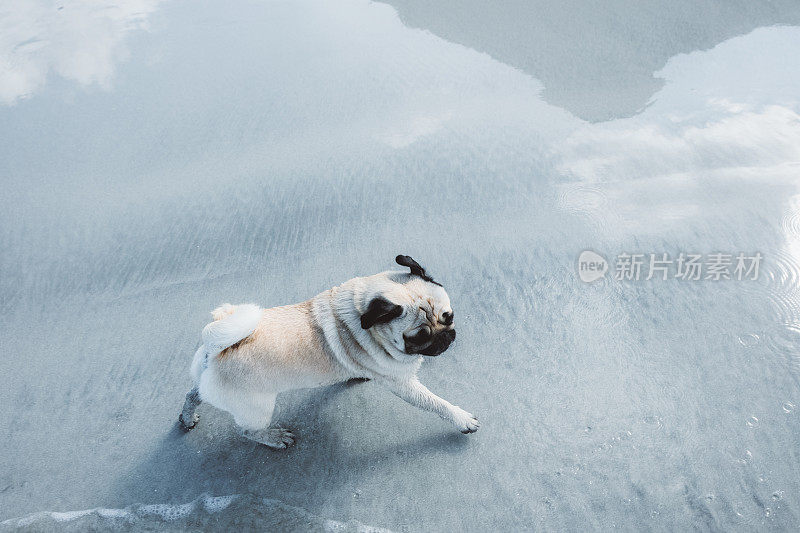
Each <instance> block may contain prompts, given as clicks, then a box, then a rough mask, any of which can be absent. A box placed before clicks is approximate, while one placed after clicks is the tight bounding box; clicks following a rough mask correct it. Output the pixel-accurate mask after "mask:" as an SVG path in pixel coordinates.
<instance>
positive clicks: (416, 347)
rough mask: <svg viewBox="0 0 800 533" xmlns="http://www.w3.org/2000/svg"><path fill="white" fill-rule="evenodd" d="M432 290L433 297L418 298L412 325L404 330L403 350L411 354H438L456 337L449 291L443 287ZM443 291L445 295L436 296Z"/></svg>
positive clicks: (412, 311)
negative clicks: (448, 295)
mask: <svg viewBox="0 0 800 533" xmlns="http://www.w3.org/2000/svg"><path fill="white" fill-rule="evenodd" d="M437 288H438V289H439V290H438V291H431V292H432V293H434V294H432V295H431V297H428V298H424V299H422V300H418V301H417V302H416V310H414V309H412V310H411V313H414V311H416V315H417V316H416V317H415V318H414V320H413V322H412V324H411V327H409V328H408V329H406V330H405V331H404V332H403V351H404V352H405V353H407V354H409V355H411V354H422V355H429V356H436V355H439V354H440V353H442V352H444V351H445V350H447V348H449V347H450V344H451V343H452V342H453V341H454V340H455V338H456V330H455V323H454V316H453V309H452V308H451V307H450V300H449V298H447V293H445V291H444V289H442V288H441V287H437ZM437 292H441V293H443V296H444V297H441V296H440V297H438V298H437V297H436V296H435V293H437Z"/></svg>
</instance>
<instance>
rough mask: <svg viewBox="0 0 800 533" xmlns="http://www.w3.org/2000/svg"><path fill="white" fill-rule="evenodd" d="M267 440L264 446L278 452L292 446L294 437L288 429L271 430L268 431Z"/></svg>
mask: <svg viewBox="0 0 800 533" xmlns="http://www.w3.org/2000/svg"><path fill="white" fill-rule="evenodd" d="M269 433H270V434H269V438H268V439H267V442H265V443H264V444H266V445H267V446H269V447H270V448H276V449H278V450H283V449H285V448H288V447H289V446H294V443H295V440H296V439H295V436H294V433H292V432H291V431H289V430H288V429H283V428H273V429H270V430H269Z"/></svg>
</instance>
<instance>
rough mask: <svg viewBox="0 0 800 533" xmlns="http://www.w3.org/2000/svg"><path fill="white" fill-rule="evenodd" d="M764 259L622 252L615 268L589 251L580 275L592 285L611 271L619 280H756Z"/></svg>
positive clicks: (755, 255) (757, 256)
mask: <svg viewBox="0 0 800 533" xmlns="http://www.w3.org/2000/svg"><path fill="white" fill-rule="evenodd" d="M763 258H764V257H763V256H762V255H761V253H760V252H755V253H745V252H738V253H718V252H715V253H710V254H700V253H684V252H681V253H679V254H678V255H677V256H676V257H674V256H673V257H671V256H670V255H669V254H667V253H663V252H662V253H621V254H619V255H617V256H616V259H615V261H614V263H613V266H612V265H610V264H609V262H608V261H606V259H605V257H603V256H602V255H600V254H598V253H597V252H593V251H591V250H585V251H583V252H581V254H580V256H579V257H578V276H579V277H580V278H581V280H582V281H585V282H587V283H591V282H592V281H596V280H598V279H600V278H603V277H605V275H606V273H607V272H611V273H612V275H613V277H614V279H616V280H619V281H639V280H645V281H647V280H662V281H666V280H668V279H677V280H682V281H701V280H708V281H722V280H736V281H743V280H756V279H758V275H759V269H760V267H761V262H762V260H763Z"/></svg>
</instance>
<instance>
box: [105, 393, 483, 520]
mask: <svg viewBox="0 0 800 533" xmlns="http://www.w3.org/2000/svg"><path fill="white" fill-rule="evenodd" d="M369 389H371V390H369ZM376 389H378V387H376V386H375V385H372V384H353V383H347V384H340V385H334V386H330V387H326V388H323V389H314V390H310V391H296V392H292V393H288V394H287V395H286V396H287V397H288V398H287V400H284V401H281V398H280V397H279V403H278V409H277V411H276V417H275V421H276V422H277V423H278V424H279V425H281V426H284V427H288V428H291V429H292V430H293V431H295V432H296V434H297V435H298V442H297V444H296V445H295V446H293V447H292V448H289V449H288V450H272V449H269V448H267V447H265V446H263V445H260V444H257V443H254V442H251V441H247V440H245V439H243V438H242V437H240V436H239V435H238V432H237V431H236V428H235V426H234V424H233V421H232V420H231V419H230V416H228V415H227V414H224V413H222V412H220V411H217V410H214V409H213V408H209V407H208V406H201V408H200V410H199V412H200V413H201V420H200V422H199V423H198V425H197V427H196V428H194V429H193V430H192V431H190V432H188V433H187V432H185V431H184V430H183V429H181V428H180V427H179V426H178V424H177V422H176V423H175V424H174V426H173V427H172V429H171V430H170V431H169V432H168V433H167V434H166V435H164V437H163V438H162V440H161V441H160V442H159V443H158V445H157V446H156V447H155V448H154V449H153V450H152V451H151V452H150V453H149V454H148V455H147V456H146V458H145V459H144V460H143V461H142V462H141V463H140V464H139V465H138V466H137V467H136V468H134V469H133V471H131V472H129V473H128V474H124V475H123V476H122V477H121V478H120V479H119V480H118V482H117V483H116V485H115V487H114V491H113V496H112V497H111V500H112V501H113V502H114V504H115V505H117V506H124V505H128V504H131V503H135V502H142V503H184V502H187V501H190V500H192V499H194V498H196V497H197V496H198V495H200V494H203V493H208V494H211V495H214V496H221V495H229V494H254V495H257V496H259V497H263V498H272V499H276V500H281V501H283V502H285V503H287V504H289V505H294V506H297V507H303V508H305V509H306V510H308V511H310V512H312V513H315V514H320V515H322V516H328V517H330V518H335V519H336V518H337V516H335V515H339V516H338V518H340V519H347V518H348V517H350V516H351V515H350V514H349V512H348V509H352V507H353V506H354V505H356V504H357V502H356V501H354V498H356V499H357V498H358V496H359V494H360V493H361V490H360V488H361V487H364V488H365V490H371V489H370V487H373V488H379V487H381V486H382V485H383V484H385V482H386V479H387V478H389V477H390V478H393V479H394V482H396V483H402V482H403V481H405V482H407V483H408V484H413V483H414V479H413V477H414V476H415V475H421V473H424V472H425V471H428V470H430V469H431V468H436V467H437V466H438V465H441V463H442V461H445V462H448V461H450V462H454V463H455V462H458V461H460V457H459V455H461V453H462V452H464V451H465V448H466V447H468V446H470V444H469V442H470V438H469V437H468V436H466V435H461V434H460V433H458V432H457V431H455V430H454V428H452V427H450V426H449V425H443V424H442V422H441V420H438V419H437V418H436V417H432V416H431V415H430V414H429V413H423V412H421V411H419V410H416V409H413V408H411V407H410V406H407V405H403V404H402V403H401V402H400V403H398V402H393V403H392V402H390V403H388V410H389V411H391V412H390V413H386V412H383V411H384V410H385V409H387V405H385V404H386V403H387V401H385V400H380V398H381V397H382V396H381V395H385V394H386V392H385V391H378V390H376ZM345 391H347V394H343V392H345ZM365 402H366V403H367V405H364V403H365ZM375 403H379V404H382V405H375ZM177 407H178V406H176V413H177V412H178V409H177ZM353 413H355V414H353ZM392 413H395V414H397V413H400V415H399V418H401V419H402V420H393V419H392V416H393V414H392ZM421 417H424V418H425V419H426V420H427V421H428V422H427V423H422V424H420V422H419V418H421ZM354 418H355V420H354ZM415 419H416V423H415ZM415 463H424V464H417V468H410V469H409V464H411V465H414V464H415ZM409 476H410V477H411V478H412V479H409ZM110 503H111V502H110Z"/></svg>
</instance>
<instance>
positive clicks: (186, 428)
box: [178, 413, 200, 431]
mask: <svg viewBox="0 0 800 533" xmlns="http://www.w3.org/2000/svg"><path fill="white" fill-rule="evenodd" d="M198 420H200V415H198V414H197V413H195V414H193V415H192V421H191V423H189V424H187V423H186V422H184V421H183V413H181V414H179V415H178V423H179V424H180V425H181V429H183V430H184V431H189V430H190V429H192V428H194V427H195V426H196V425H197V421H198Z"/></svg>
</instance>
